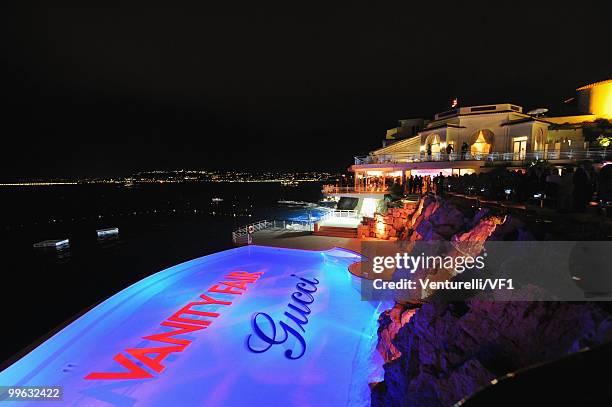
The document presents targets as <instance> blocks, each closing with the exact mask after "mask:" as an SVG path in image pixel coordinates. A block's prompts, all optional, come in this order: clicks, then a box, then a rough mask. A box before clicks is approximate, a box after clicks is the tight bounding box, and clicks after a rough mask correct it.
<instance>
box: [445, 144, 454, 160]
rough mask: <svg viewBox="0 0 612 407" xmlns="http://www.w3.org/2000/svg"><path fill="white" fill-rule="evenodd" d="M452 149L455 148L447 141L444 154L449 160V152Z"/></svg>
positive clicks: (451, 151)
mask: <svg viewBox="0 0 612 407" xmlns="http://www.w3.org/2000/svg"><path fill="white" fill-rule="evenodd" d="M454 150H455V149H454V148H453V145H452V144H450V143H449V144H447V145H446V155H447V157H448V159H449V161H450V159H451V154H452V153H453V151H454Z"/></svg>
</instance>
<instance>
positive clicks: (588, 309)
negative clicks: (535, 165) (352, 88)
mask: <svg viewBox="0 0 612 407" xmlns="http://www.w3.org/2000/svg"><path fill="white" fill-rule="evenodd" d="M402 219H403V218H402ZM402 226H403V229H402V233H404V235H403V236H405V238H408V239H409V240H412V241H419V240H427V241H430V240H446V241H451V242H452V243H453V244H454V243H461V244H462V246H461V252H462V253H465V251H468V252H469V253H470V254H472V255H476V254H478V253H479V252H480V251H481V250H482V248H483V245H484V243H485V241H487V240H534V239H533V236H532V235H531V234H530V233H529V231H528V230H527V229H526V227H525V224H524V223H523V222H522V221H521V220H520V219H518V218H516V217H513V216H510V215H508V216H505V215H504V216H502V215H496V214H493V213H491V211H489V210H488V209H486V208H484V209H475V210H474V211H472V212H471V213H469V212H467V211H465V210H464V209H460V208H459V207H457V206H455V205H454V204H452V203H450V202H446V201H441V200H439V199H436V198H433V197H426V198H424V199H422V200H421V202H420V203H419V205H418V207H416V209H415V210H414V213H413V214H412V216H409V217H407V218H406V219H405V223H404V224H403V225H402ZM466 245H467V246H466ZM447 254H449V255H458V253H453V249H451V250H450V253H447ZM417 273H418V271H417ZM427 273H430V274H431V273H432V271H431V270H429V271H427ZM433 274H435V278H436V279H449V278H452V277H453V273H452V271H449V270H435V271H433ZM524 290H528V292H525V291H524ZM538 290H539V289H538V288H537V287H527V288H523V289H521V291H522V292H518V293H515V294H516V295H517V296H518V297H516V298H520V299H522V300H524V299H525V298H531V299H533V301H512V295H514V294H511V295H510V297H509V298H507V300H508V301H503V302H501V301H496V302H495V301H491V298H487V294H486V293H479V294H478V295H477V296H475V297H473V298H470V299H468V300H466V301H464V302H449V301H447V300H445V299H444V298H443V296H442V295H438V293H422V298H425V297H428V296H429V298H428V301H427V302H423V303H421V304H415V303H408V304H396V306H395V307H393V308H392V309H390V310H388V311H385V312H384V313H383V314H381V316H380V318H379V330H378V336H379V343H378V347H377V350H378V351H379V352H380V354H381V355H382V357H383V359H384V360H385V362H386V363H385V365H384V370H385V377H384V381H383V382H380V383H377V384H375V385H374V386H373V388H372V405H373V406H449V405H453V404H454V403H456V402H457V401H459V400H461V399H462V398H464V397H467V396H469V395H471V394H473V393H474V392H475V391H477V390H478V389H479V388H481V387H483V386H486V385H487V384H489V383H490V382H491V380H493V379H495V378H497V377H500V376H501V375H504V374H507V373H509V372H514V371H516V370H517V369H520V368H523V367H526V366H530V365H533V364H536V363H541V362H544V361H550V360H555V359H558V358H560V357H562V356H564V355H567V354H569V353H573V352H576V351H578V350H580V349H582V348H584V347H585V346H592V345H595V344H600V343H603V342H606V341H610V340H612V317H611V314H610V313H609V312H607V311H605V310H604V309H602V308H601V307H599V306H597V305H594V304H573V303H560V302H542V301H537V300H538V298H539V291H538ZM505 299H506V298H504V300H505Z"/></svg>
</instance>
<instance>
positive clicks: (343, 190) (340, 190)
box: [322, 185, 387, 194]
mask: <svg viewBox="0 0 612 407" xmlns="http://www.w3.org/2000/svg"><path fill="white" fill-rule="evenodd" d="M322 192H323V193H324V194H367V193H381V194H384V193H387V189H386V188H385V189H381V188H375V187H368V188H366V187H357V188H355V187H339V186H336V185H323V190H322Z"/></svg>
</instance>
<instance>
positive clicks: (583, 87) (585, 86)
mask: <svg viewBox="0 0 612 407" xmlns="http://www.w3.org/2000/svg"><path fill="white" fill-rule="evenodd" d="M605 83H612V79H606V80H605V81H599V82H593V83H590V84H588V85H584V86H581V87H579V88H578V89H576V90H577V91H578V90H587V89H591V88H594V87H595V86H599V85H603V84H605Z"/></svg>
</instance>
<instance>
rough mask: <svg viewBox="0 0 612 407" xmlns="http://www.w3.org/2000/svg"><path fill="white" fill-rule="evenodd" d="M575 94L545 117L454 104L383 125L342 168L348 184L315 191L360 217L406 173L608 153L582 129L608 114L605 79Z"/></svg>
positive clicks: (568, 160)
mask: <svg viewBox="0 0 612 407" xmlns="http://www.w3.org/2000/svg"><path fill="white" fill-rule="evenodd" d="M576 93H577V94H576V97H575V98H573V99H572V101H573V102H574V104H575V106H576V107H575V110H576V113H577V114H574V115H566V116H548V115H546V114H547V112H548V111H547V109H536V110H532V111H529V112H525V111H524V109H523V107H522V106H520V105H516V104H513V103H499V104H488V105H477V106H462V107H459V106H457V107H455V108H452V109H450V110H447V111H445V112H441V113H437V114H436V115H435V116H434V118H433V120H431V121H427V120H424V119H409V120H401V121H400V123H399V124H400V125H399V126H398V127H396V128H393V129H390V130H387V136H386V139H385V140H384V142H383V147H382V148H379V149H377V150H374V151H371V152H370V153H369V154H368V155H367V156H362V157H355V164H354V165H352V166H351V167H350V168H349V171H351V172H353V173H354V174H355V177H354V180H355V181H354V182H355V183H354V186H352V187H347V186H326V187H325V188H324V190H323V192H324V193H325V194H326V195H327V196H330V197H335V198H336V199H338V198H342V197H344V198H353V199H352V201H353V204H348V202H347V204H345V205H344V206H346V207H347V209H348V208H349V207H352V208H351V209H353V210H354V211H355V212H356V214H358V215H360V216H358V217H359V218H360V217H361V216H372V214H373V213H374V211H375V210H376V208H377V207H378V206H380V205H381V204H382V202H381V201H382V199H383V197H384V194H385V193H386V192H387V188H388V187H389V186H390V185H392V184H394V183H397V184H400V185H404V186H405V185H406V179H407V178H409V177H410V176H411V175H412V176H417V175H419V176H427V175H429V176H431V177H433V176H435V175H438V174H440V173H442V174H443V175H445V176H448V175H463V174H471V173H475V172H476V173H478V172H483V171H488V170H491V169H493V168H496V167H500V166H502V167H504V168H508V169H513V168H515V169H519V168H524V167H525V166H526V165H527V164H528V163H530V162H533V161H538V160H547V161H548V162H549V163H551V164H553V165H557V166H559V168H561V167H563V166H565V165H568V164H572V163H576V162H578V161H581V160H585V159H589V160H593V161H602V160H603V159H606V158H608V159H609V158H610V157H609V156H611V155H612V154H610V152H609V150H607V149H605V148H603V149H602V147H601V146H595V143H594V142H590V143H589V142H588V141H587V140H586V139H585V134H584V132H583V130H584V128H585V126H588V125H592V124H593V122H594V121H595V120H597V119H612V79H611V80H607V81H603V82H597V83H594V84H591V85H587V86H583V87H580V88H578V89H577V90H576ZM449 146H450V147H449ZM355 198H357V200H356V199H355ZM343 201H351V200H348V199H344V200H343ZM355 202H357V203H356V206H353V205H355ZM341 206H342V205H340V204H339V207H341Z"/></svg>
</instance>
